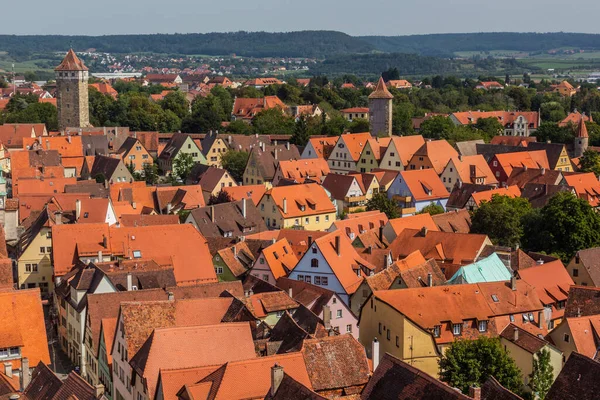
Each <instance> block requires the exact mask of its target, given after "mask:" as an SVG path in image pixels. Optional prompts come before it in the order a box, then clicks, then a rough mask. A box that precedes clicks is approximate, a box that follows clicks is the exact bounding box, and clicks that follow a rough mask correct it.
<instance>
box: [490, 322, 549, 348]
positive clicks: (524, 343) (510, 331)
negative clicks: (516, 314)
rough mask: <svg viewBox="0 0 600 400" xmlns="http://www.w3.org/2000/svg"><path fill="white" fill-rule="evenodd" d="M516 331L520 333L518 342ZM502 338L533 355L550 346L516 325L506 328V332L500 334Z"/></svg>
mask: <svg viewBox="0 0 600 400" xmlns="http://www.w3.org/2000/svg"><path fill="white" fill-rule="evenodd" d="M515 329H516V330H517V331H518V335H517V339H516V340H515ZM500 337H502V338H504V339H506V340H508V341H509V342H511V343H514V344H515V345H517V346H519V347H520V348H522V349H523V350H525V351H528V352H529V353H531V354H536V353H537V352H538V351H540V350H541V349H542V348H543V347H544V346H546V345H547V344H548V342H547V341H546V340H544V339H541V338H539V337H537V336H536V335H533V334H531V333H529V332H528V331H526V330H524V329H522V328H519V327H518V326H516V325H514V324H509V325H508V326H507V327H506V328H504V330H503V331H502V332H501V333H500Z"/></svg>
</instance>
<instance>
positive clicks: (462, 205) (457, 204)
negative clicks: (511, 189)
mask: <svg viewBox="0 0 600 400" xmlns="http://www.w3.org/2000/svg"><path fill="white" fill-rule="evenodd" d="M493 189H494V186H488V185H476V184H474V183H460V182H459V183H457V184H456V185H455V186H454V189H452V192H450V197H449V198H448V202H447V203H446V210H447V211H458V210H462V209H466V207H467V203H468V202H469V200H471V196H472V195H473V194H475V193H480V192H485V191H489V190H493Z"/></svg>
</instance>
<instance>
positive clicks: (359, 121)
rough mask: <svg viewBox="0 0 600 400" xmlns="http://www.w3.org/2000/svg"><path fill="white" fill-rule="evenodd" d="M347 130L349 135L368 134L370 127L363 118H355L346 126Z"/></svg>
mask: <svg viewBox="0 0 600 400" xmlns="http://www.w3.org/2000/svg"><path fill="white" fill-rule="evenodd" d="M348 130H349V131H350V133H362V132H369V131H370V130H371V125H370V124H369V121H367V120H366V119H363V118H355V119H354V120H353V121H352V122H351V123H350V126H348Z"/></svg>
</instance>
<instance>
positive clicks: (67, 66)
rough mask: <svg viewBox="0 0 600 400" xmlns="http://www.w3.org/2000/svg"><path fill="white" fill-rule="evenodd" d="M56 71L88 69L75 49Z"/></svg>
mask: <svg viewBox="0 0 600 400" xmlns="http://www.w3.org/2000/svg"><path fill="white" fill-rule="evenodd" d="M54 70H55V71H87V70H88V68H87V67H86V66H85V65H84V64H83V61H81V60H80V59H79V57H77V55H76V54H75V52H74V51H73V49H69V51H68V52H67V55H66V56H65V58H64V59H63V60H62V62H61V63H60V64H59V65H58V67H56V68H54ZM80 400H83V399H80Z"/></svg>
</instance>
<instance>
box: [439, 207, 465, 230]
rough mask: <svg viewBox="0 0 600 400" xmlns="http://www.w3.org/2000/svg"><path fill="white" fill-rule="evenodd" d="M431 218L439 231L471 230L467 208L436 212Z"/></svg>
mask: <svg viewBox="0 0 600 400" xmlns="http://www.w3.org/2000/svg"><path fill="white" fill-rule="evenodd" d="M432 218H433V222H434V223H435V224H436V225H437V227H438V230H439V231H441V232H450V233H469V232H470V231H471V214H469V211H467V210H457V211H450V212H447V213H443V214H436V215H434V216H432Z"/></svg>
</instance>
